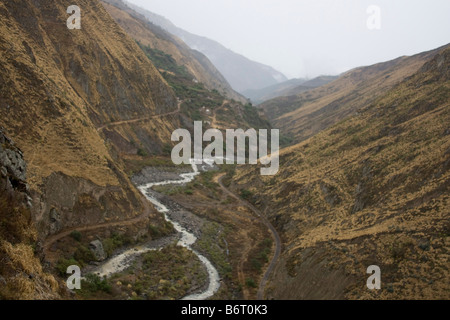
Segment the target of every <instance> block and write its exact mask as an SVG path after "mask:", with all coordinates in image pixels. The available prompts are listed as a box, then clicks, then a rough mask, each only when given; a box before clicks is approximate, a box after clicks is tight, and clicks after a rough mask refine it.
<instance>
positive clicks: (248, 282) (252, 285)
mask: <svg viewBox="0 0 450 320" xmlns="http://www.w3.org/2000/svg"><path fill="white" fill-rule="evenodd" d="M245 284H246V285H247V287H249V288H256V283H255V280H253V279H251V278H247V280H245Z"/></svg>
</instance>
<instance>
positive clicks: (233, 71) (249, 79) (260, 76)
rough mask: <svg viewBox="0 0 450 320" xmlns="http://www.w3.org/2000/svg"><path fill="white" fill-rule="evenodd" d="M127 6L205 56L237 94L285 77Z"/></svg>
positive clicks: (283, 80) (162, 20)
mask: <svg viewBox="0 0 450 320" xmlns="http://www.w3.org/2000/svg"><path fill="white" fill-rule="evenodd" d="M127 5H128V6H129V7H131V8H132V9H134V10H135V11H137V12H139V13H140V14H142V15H144V16H145V17H146V18H147V19H148V20H150V21H151V22H153V23H154V24H156V25H158V26H160V27H162V28H163V29H165V30H167V31H169V32H170V33H172V34H173V35H176V36H178V37H179V38H181V39H182V40H183V41H184V42H185V43H186V44H187V45H188V46H190V47H191V48H192V49H194V50H197V51H200V52H201V53H203V54H204V55H206V56H207V57H208V58H209V60H211V62H212V63H213V64H214V65H215V66H216V68H217V69H218V70H219V71H220V72H221V73H222V74H223V76H224V77H225V78H226V79H227V80H228V82H229V83H230V85H231V86H232V87H233V89H234V90H236V91H237V92H239V93H241V94H244V92H246V91H247V90H258V89H262V88H265V87H268V86H271V85H274V84H278V83H281V82H285V81H287V80H288V79H287V78H286V76H285V75H283V74H282V73H281V72H279V71H277V70H275V69H274V68H272V67H269V66H267V65H264V64H261V63H258V62H255V61H252V60H250V59H248V58H246V57H244V56H242V55H240V54H237V53H235V52H233V51H231V50H229V49H227V48H225V47H224V46H223V45H221V44H220V43H218V42H216V41H214V40H211V39H208V38H205V37H201V36H198V35H195V34H192V33H190V32H187V31H185V30H183V29H181V28H179V27H177V26H175V25H174V24H173V23H172V22H170V21H169V20H167V19H166V18H164V17H162V16H160V15H157V14H155V13H152V12H150V11H148V10H145V9H142V8H140V7H138V6H136V5H134V4H132V3H128V2H127Z"/></svg>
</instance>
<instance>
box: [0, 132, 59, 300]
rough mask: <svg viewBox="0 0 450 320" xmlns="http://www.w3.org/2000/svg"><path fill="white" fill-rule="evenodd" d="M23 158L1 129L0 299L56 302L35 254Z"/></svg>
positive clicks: (55, 285)
mask: <svg viewBox="0 0 450 320" xmlns="http://www.w3.org/2000/svg"><path fill="white" fill-rule="evenodd" d="M22 155H23V153H22V151H21V150H20V149H18V148H17V147H16V146H15V144H14V142H13V141H12V140H11V139H9V138H8V137H7V136H5V135H4V133H3V128H0V261H1V264H0V300H4V299H55V298H58V297H60V293H59V285H58V283H57V281H56V280H55V278H54V277H53V276H52V275H50V274H49V273H48V270H44V268H43V267H42V264H41V260H40V258H42V256H41V257H39V254H38V252H39V247H38V245H37V232H36V229H35V227H34V225H33V223H32V216H31V210H30V202H29V199H30V198H29V195H28V193H27V188H28V186H27V182H26V168H27V167H26V163H25V161H24V160H23V157H22Z"/></svg>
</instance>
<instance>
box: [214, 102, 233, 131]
mask: <svg viewBox="0 0 450 320" xmlns="http://www.w3.org/2000/svg"><path fill="white" fill-rule="evenodd" d="M228 103H230V101H228V100H224V101H223V103H222V105H221V106H220V107H218V108H217V109H215V110H214V115H213V117H212V121H211V128H213V129H217V111H219V110H220V109H222V108H224V107H225V106H226V105H227V104H228Z"/></svg>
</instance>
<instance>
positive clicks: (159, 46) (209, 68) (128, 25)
mask: <svg viewBox="0 0 450 320" xmlns="http://www.w3.org/2000/svg"><path fill="white" fill-rule="evenodd" d="M103 3H104V6H105V8H106V10H107V11H108V12H109V13H110V14H111V16H112V17H113V18H114V19H115V20H116V21H117V23H118V24H119V25H120V26H121V27H122V28H123V29H124V30H125V31H126V32H127V33H128V34H129V35H130V36H131V37H133V38H134V39H136V40H137V41H139V42H140V43H142V44H143V45H145V46H150V47H151V48H152V49H154V50H159V51H160V52H164V53H165V54H167V55H170V56H171V57H172V58H173V59H175V61H176V62H177V64H178V65H180V66H183V67H185V68H186V69H187V71H188V72H189V73H190V74H191V75H192V80H193V81H195V82H201V83H203V84H204V85H205V87H206V88H207V89H209V90H213V89H215V90H217V91H219V92H220V93H222V94H223V95H225V96H226V97H228V98H229V99H234V100H236V101H240V102H243V103H245V102H246V98H245V97H243V96H242V95H240V94H238V93H237V92H236V91H234V90H233V89H232V88H231V86H230V85H229V84H228V82H227V80H226V79H225V78H224V77H223V76H222V74H221V73H220V72H219V71H218V70H217V69H216V67H215V66H214V65H213V64H212V63H211V62H210V61H209V60H208V58H207V57H206V56H205V55H203V54H202V53H200V52H198V51H195V50H192V49H190V48H189V47H188V46H187V45H186V44H185V43H184V42H183V41H182V40H180V39H179V38H178V37H176V36H174V35H172V34H171V33H169V32H167V31H165V30H164V29H162V28H161V27H159V26H157V25H155V24H153V23H152V22H150V21H148V20H147V19H146V18H145V17H144V16H143V15H141V14H139V13H137V12H136V11H134V10H133V9H131V8H130V7H129V6H127V5H126V4H125V3H124V2H123V1H121V0H105V1H103ZM160 71H161V72H164V71H167V70H160Z"/></svg>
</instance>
